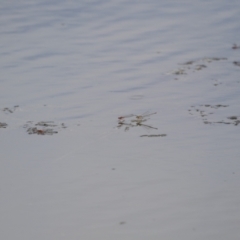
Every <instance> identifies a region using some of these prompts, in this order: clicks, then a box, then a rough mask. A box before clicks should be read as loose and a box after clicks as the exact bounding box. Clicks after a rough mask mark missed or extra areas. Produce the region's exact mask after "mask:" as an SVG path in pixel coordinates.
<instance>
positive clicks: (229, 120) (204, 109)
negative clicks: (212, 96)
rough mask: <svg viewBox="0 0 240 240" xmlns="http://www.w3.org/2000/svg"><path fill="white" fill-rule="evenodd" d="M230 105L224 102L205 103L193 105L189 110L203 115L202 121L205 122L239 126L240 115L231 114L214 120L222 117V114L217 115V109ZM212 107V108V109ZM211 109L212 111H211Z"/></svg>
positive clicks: (191, 113)
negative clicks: (223, 103)
mask: <svg viewBox="0 0 240 240" xmlns="http://www.w3.org/2000/svg"><path fill="white" fill-rule="evenodd" d="M228 106H229V105H222V104H217V105H210V104H205V105H199V106H191V109H189V110H188V112H189V114H190V115H196V114H197V115H198V116H200V117H201V119H202V121H203V123H204V124H227V125H230V124H232V125H235V126H237V125H238V124H240V117H238V116H230V117H225V119H224V120H213V118H214V117H215V119H217V118H220V116H215V115H217V114H216V113H217V112H216V110H218V109H219V108H226V107H228ZM210 109H211V110H210ZM209 110H210V111H209ZM210 115H211V116H213V117H211V119H212V120H210V119H209V116H210Z"/></svg>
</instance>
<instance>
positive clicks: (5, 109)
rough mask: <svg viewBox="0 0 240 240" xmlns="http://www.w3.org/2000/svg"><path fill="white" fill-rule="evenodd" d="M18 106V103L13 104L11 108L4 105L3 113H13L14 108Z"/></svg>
mask: <svg viewBox="0 0 240 240" xmlns="http://www.w3.org/2000/svg"><path fill="white" fill-rule="evenodd" d="M18 107H19V105H15V106H14V107H13V108H12V109H10V108H8V107H5V108H3V109H2V110H3V112H5V113H13V112H15V110H16V109H17V108H18Z"/></svg>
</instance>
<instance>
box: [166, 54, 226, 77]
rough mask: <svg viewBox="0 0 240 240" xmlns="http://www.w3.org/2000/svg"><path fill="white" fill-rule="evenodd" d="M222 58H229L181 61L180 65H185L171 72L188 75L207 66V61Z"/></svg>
mask: <svg viewBox="0 0 240 240" xmlns="http://www.w3.org/2000/svg"><path fill="white" fill-rule="evenodd" d="M221 60H227V58H218V57H212V58H201V59H198V60H190V61H187V62H185V63H180V64H179V65H181V66H183V67H181V68H179V69H177V70H174V71H172V72H171V73H170V74H174V75H187V74H188V73H189V72H190V71H191V72H195V71H200V70H203V69H205V68H207V64H206V63H211V62H213V61H221ZM175 80H176V79H175Z"/></svg>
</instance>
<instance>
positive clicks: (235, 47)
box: [232, 43, 240, 50]
mask: <svg viewBox="0 0 240 240" xmlns="http://www.w3.org/2000/svg"><path fill="white" fill-rule="evenodd" d="M239 48H240V46H239V45H237V44H236V43H234V44H233V46H232V49H234V50H236V49H239Z"/></svg>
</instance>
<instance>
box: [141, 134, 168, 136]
mask: <svg viewBox="0 0 240 240" xmlns="http://www.w3.org/2000/svg"><path fill="white" fill-rule="evenodd" d="M166 136H167V134H151V135H141V136H140V137H166Z"/></svg>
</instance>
